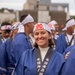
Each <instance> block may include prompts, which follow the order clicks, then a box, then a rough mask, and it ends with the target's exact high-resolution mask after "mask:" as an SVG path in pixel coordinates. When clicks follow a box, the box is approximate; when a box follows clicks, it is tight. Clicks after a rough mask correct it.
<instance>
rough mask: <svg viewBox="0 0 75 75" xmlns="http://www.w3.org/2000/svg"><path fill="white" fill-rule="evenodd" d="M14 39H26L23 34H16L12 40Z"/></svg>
mask: <svg viewBox="0 0 75 75" xmlns="http://www.w3.org/2000/svg"><path fill="white" fill-rule="evenodd" d="M16 38H17V39H18V38H27V37H26V35H25V34H24V33H18V34H16V36H15V38H14V39H16Z"/></svg>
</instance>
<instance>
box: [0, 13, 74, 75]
mask: <svg viewBox="0 0 75 75" xmlns="http://www.w3.org/2000/svg"><path fill="white" fill-rule="evenodd" d="M58 28H59V27H58V22H56V21H55V20H52V21H50V22H49V23H48V24H47V23H35V21H34V18H33V17H32V16H31V15H30V14H24V15H22V16H21V18H20V21H19V22H13V23H12V24H11V23H9V22H3V23H1V27H0V29H1V34H0V75H75V71H74V70H75V54H74V53H75V50H74V49H75V45H74V44H75V20H74V19H73V18H70V19H68V20H67V21H66V23H65V28H63V30H62V31H63V33H61V34H58V33H57V32H58V30H59V29H58Z"/></svg>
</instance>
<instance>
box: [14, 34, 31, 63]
mask: <svg viewBox="0 0 75 75" xmlns="http://www.w3.org/2000/svg"><path fill="white" fill-rule="evenodd" d="M31 48H32V46H31V43H30V41H29V40H28V38H27V37H26V35H25V34H24V33H19V34H17V35H16V36H15V38H14V40H13V54H14V58H15V60H16V63H17V62H18V60H19V58H20V56H21V54H22V53H23V52H24V51H25V50H27V49H31Z"/></svg>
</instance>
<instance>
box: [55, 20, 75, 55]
mask: <svg viewBox="0 0 75 75" xmlns="http://www.w3.org/2000/svg"><path fill="white" fill-rule="evenodd" d="M74 28H75V21H74V19H69V20H68V21H67V22H66V27H65V28H64V29H63V30H65V31H66V32H65V33H63V34H60V36H59V37H58V39H57V41H56V50H57V51H58V52H60V53H62V54H63V53H64V52H65V49H66V48H67V47H69V46H71V45H74V36H73V32H74Z"/></svg>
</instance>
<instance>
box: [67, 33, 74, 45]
mask: <svg viewBox="0 0 75 75" xmlns="http://www.w3.org/2000/svg"><path fill="white" fill-rule="evenodd" d="M66 35H67V37H68V41H69V42H70V41H71V39H72V37H73V35H69V34H66ZM71 45H74V39H73V40H72V43H71Z"/></svg>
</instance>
